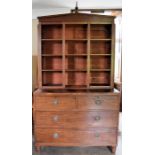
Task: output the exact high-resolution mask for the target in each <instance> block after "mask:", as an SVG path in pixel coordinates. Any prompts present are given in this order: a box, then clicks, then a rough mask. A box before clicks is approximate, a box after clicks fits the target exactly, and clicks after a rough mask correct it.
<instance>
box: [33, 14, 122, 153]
mask: <svg viewBox="0 0 155 155" xmlns="http://www.w3.org/2000/svg"><path fill="white" fill-rule="evenodd" d="M38 19H39V25H38V34H39V35H38V36H39V37H38V43H39V47H38V84H39V88H38V90H36V91H35V92H34V106H33V107H34V111H33V116H34V135H35V145H36V148H37V149H38V150H39V149H40V146H110V147H111V148H112V151H113V152H115V149H116V146H117V132H118V115H119V100H120V94H119V92H118V91H117V90H114V53H115V52H114V48H115V25H114V17H112V16H104V15H93V14H82V13H69V14H60V15H51V16H44V17H39V18H38Z"/></svg>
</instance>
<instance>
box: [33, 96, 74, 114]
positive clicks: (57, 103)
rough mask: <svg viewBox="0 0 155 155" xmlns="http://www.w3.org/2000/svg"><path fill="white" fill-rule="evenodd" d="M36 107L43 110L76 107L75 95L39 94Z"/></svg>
mask: <svg viewBox="0 0 155 155" xmlns="http://www.w3.org/2000/svg"><path fill="white" fill-rule="evenodd" d="M35 108H36V109H37V110H42V111H57V110H58V111H59V110H72V109H76V103H75V97H74V96H52V97H51V96H49V97H48V96H37V97H36V98H35Z"/></svg>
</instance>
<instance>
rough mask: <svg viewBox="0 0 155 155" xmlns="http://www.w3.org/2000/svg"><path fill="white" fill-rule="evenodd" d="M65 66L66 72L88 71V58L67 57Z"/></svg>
mask: <svg viewBox="0 0 155 155" xmlns="http://www.w3.org/2000/svg"><path fill="white" fill-rule="evenodd" d="M65 65H66V66H65V69H66V70H86V69H87V57H66V59H65Z"/></svg>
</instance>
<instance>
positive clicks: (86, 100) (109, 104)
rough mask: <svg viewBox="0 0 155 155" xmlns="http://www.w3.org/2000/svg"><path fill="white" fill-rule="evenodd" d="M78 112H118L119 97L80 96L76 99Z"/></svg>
mask: <svg viewBox="0 0 155 155" xmlns="http://www.w3.org/2000/svg"><path fill="white" fill-rule="evenodd" d="M77 103H78V104H77V106H78V109H80V110H88V109H89V110H91V109H92V110H119V97H118V96H108V95H104V96H103V95H100V94H99V95H87V94H86V95H80V96H78V97H77Z"/></svg>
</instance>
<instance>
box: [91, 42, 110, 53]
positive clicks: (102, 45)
mask: <svg viewBox="0 0 155 155" xmlns="http://www.w3.org/2000/svg"><path fill="white" fill-rule="evenodd" d="M90 51H91V54H111V41H97V40H92V41H91V42H90Z"/></svg>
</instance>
